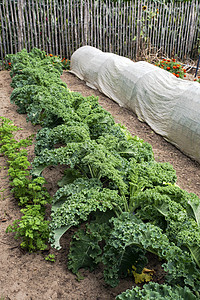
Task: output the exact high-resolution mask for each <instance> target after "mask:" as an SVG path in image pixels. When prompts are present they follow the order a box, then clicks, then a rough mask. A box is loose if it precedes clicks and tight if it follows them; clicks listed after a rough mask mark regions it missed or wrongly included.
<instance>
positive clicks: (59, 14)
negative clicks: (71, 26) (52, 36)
mask: <svg viewBox="0 0 200 300" xmlns="http://www.w3.org/2000/svg"><path fill="white" fill-rule="evenodd" d="M56 14H57V24H58V26H57V27H58V32H57V38H58V54H57V55H60V56H61V57H62V55H63V54H62V52H63V51H62V45H63V44H62V40H63V38H62V37H63V30H61V22H62V21H61V20H62V1H60V0H57V10H56ZM62 28H63V27H62Z"/></svg>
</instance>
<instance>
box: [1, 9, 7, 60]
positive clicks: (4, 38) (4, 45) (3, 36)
mask: <svg viewBox="0 0 200 300" xmlns="http://www.w3.org/2000/svg"><path fill="white" fill-rule="evenodd" d="M0 20H1V27H2V40H3V42H2V45H3V50H2V53H3V55H4V57H5V56H6V55H7V54H8V52H7V49H6V33H5V25H4V19H3V14H2V6H0Z"/></svg>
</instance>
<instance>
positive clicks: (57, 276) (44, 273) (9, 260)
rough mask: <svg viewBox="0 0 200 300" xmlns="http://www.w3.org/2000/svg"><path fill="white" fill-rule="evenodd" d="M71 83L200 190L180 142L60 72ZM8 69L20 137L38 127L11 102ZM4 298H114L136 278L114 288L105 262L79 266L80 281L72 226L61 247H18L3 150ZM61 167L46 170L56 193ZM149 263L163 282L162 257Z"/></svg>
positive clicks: (0, 274) (9, 112)
mask: <svg viewBox="0 0 200 300" xmlns="http://www.w3.org/2000/svg"><path fill="white" fill-rule="evenodd" d="M61 78H62V80H63V81H65V82H66V83H67V85H68V87H69V88H70V89H71V90H73V91H78V92H81V93H82V94H83V96H90V95H95V96H98V97H99V103H100V105H102V106H103V107H104V108H105V109H106V110H107V111H109V112H110V113H111V114H112V115H113V117H114V119H115V121H116V122H118V123H121V124H123V125H125V126H126V127H127V128H128V130H129V131H130V132H131V133H132V134H133V135H137V136H139V137H140V138H142V139H144V140H145V141H147V142H149V143H150V144H151V145H152V147H153V151H154V154H155V159H156V161H159V162H169V163H171V164H172V165H173V167H174V169H175V170H176V173H177V177H178V181H177V184H178V185H179V186H180V187H181V188H183V189H185V190H187V191H189V192H194V193H196V194H197V195H198V196H200V165H199V164H198V163H197V162H195V161H193V160H191V159H190V158H188V157H187V156H185V155H184V154H183V153H181V152H180V151H179V150H178V149H177V148H175V147H174V146H172V145H171V144H169V143H168V142H166V141H165V140H164V139H163V138H162V137H161V136H159V135H158V134H156V133H155V132H153V131H152V129H151V128H150V127H149V126H148V125H147V124H145V123H142V122H140V121H139V120H138V119H137V117H136V116H135V114H134V113H132V112H131V111H129V110H127V109H124V108H121V107H119V106H118V104H116V103H115V102H113V101H112V100H110V99H109V98H107V97H105V96H104V95H102V94H101V93H99V92H98V91H94V90H91V89H90V88H89V87H87V86H86V85H85V83H84V82H82V81H81V80H79V79H77V78H76V77H75V76H74V75H72V74H70V73H69V72H67V71H65V72H64V73H63V75H62V76H61ZM10 83H11V78H10V75H9V72H8V71H1V72H0V115H1V116H4V117H7V118H9V119H11V120H12V121H13V122H14V124H15V125H17V126H19V127H21V128H22V129H23V131H19V132H17V134H16V138H17V139H19V138H26V137H27V136H29V135H31V134H33V133H36V132H37V130H38V128H39V126H32V125H31V124H30V123H27V122H26V116H25V115H19V114H18V113H17V111H16V109H17V107H16V106H15V105H14V104H11V103H10V95H11V92H12V88H11V87H10ZM28 151H29V159H30V160H32V159H33V157H34V149H33V146H30V147H29V149H28ZM0 167H1V168H0V179H1V186H0V266H1V271H0V299H2V300H3V299H4V300H31V299H32V300H51V299H52V300H56V299H65V300H112V299H115V297H116V295H118V294H119V293H121V292H122V291H125V290H126V289H127V288H131V287H132V285H133V278H128V279H123V280H121V282H120V285H119V286H118V287H116V288H110V287H108V286H107V285H106V284H105V282H104V280H103V273H102V268H101V266H100V267H99V268H97V269H96V270H95V271H94V272H92V273H90V272H89V271H85V270H83V271H81V273H82V274H83V276H84V279H83V280H81V281H77V279H76V276H75V275H73V274H72V273H71V272H69V271H68V269H67V253H68V248H69V243H70V238H71V235H72V234H73V232H74V230H75V229H74V228H73V229H71V230H70V231H69V232H68V233H67V234H65V236H64V237H63V238H62V241H61V244H62V249H61V250H60V251H58V252H56V251H55V250H52V249H50V250H49V251H46V252H43V253H33V254H29V253H25V252H23V251H22V250H21V249H20V247H19V244H20V241H18V240H15V239H14V234H11V233H9V234H7V233H5V230H6V228H7V226H8V225H10V224H12V223H13V221H14V220H16V219H18V218H19V217H20V209H19V207H18V205H17V201H16V200H15V199H14V198H13V196H12V194H11V192H10V186H9V178H8V176H7V162H6V160H5V158H4V157H3V156H2V155H1V156H0ZM59 172H60V171H58V170H57V168H49V169H47V170H46V171H45V177H46V178H47V180H48V182H49V183H48V185H47V188H48V190H49V192H50V193H51V194H53V192H54V190H55V187H56V181H57V179H58V176H59V174H60V173H59ZM48 253H54V254H55V255H56V262H55V263H51V262H47V261H45V259H44V256H45V255H47V254H48ZM148 267H149V268H153V269H154V270H155V271H156V272H155V275H154V281H157V282H160V283H162V282H163V281H164V272H163V270H162V268H161V267H160V263H158V262H157V260H156V258H155V257H154V256H152V255H150V256H149V265H148Z"/></svg>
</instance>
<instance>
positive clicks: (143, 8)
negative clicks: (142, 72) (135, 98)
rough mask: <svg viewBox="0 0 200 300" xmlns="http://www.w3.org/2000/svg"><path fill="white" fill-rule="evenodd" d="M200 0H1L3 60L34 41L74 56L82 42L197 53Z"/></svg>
mask: <svg viewBox="0 0 200 300" xmlns="http://www.w3.org/2000/svg"><path fill="white" fill-rule="evenodd" d="M199 27H200V3H199V1H198V0H192V2H184V3H183V2H182V3H180V2H178V3H173V4H169V5H163V4H159V3H158V2H157V3H155V2H153V1H149V0H143V1H140V0H130V1H128V2H123V1H116V2H113V1H111V0H104V1H103V0H2V1H0V60H3V59H4V58H5V56H6V54H9V53H11V54H12V53H16V52H18V51H20V50H21V49H22V48H26V49H27V50H28V51H30V50H31V49H32V48H33V47H38V48H40V49H43V50H45V51H46V52H47V53H52V54H54V55H60V56H61V57H66V58H69V59H70V57H71V55H72V53H73V52H74V51H75V50H76V49H77V48H79V47H80V46H83V45H91V46H94V47H97V48H99V49H101V50H103V51H109V52H113V53H116V54H119V55H123V56H127V57H129V58H132V59H137V58H138V57H139V55H140V54H141V52H145V51H146V52H151V51H162V53H164V54H165V55H166V56H169V57H171V56H174V55H175V54H177V55H178V57H179V58H181V59H184V58H188V57H192V56H193V55H194V53H197V47H198V38H199V36H200V34H199V32H200V30H199Z"/></svg>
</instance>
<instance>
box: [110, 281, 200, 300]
mask: <svg viewBox="0 0 200 300" xmlns="http://www.w3.org/2000/svg"><path fill="white" fill-rule="evenodd" d="M132 299H135V300H147V299H151V300H163V299H165V300H175V299H176V300H195V299H197V297H196V296H195V295H194V294H193V293H192V292H191V290H190V289H188V288H187V287H184V288H182V287H180V286H174V287H172V286H170V285H167V284H158V283H155V282H149V283H148V284H145V285H144V286H143V287H142V288H141V287H139V286H136V287H133V288H132V289H131V290H126V291H125V292H123V293H122V294H121V295H118V296H117V297H116V300H132Z"/></svg>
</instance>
